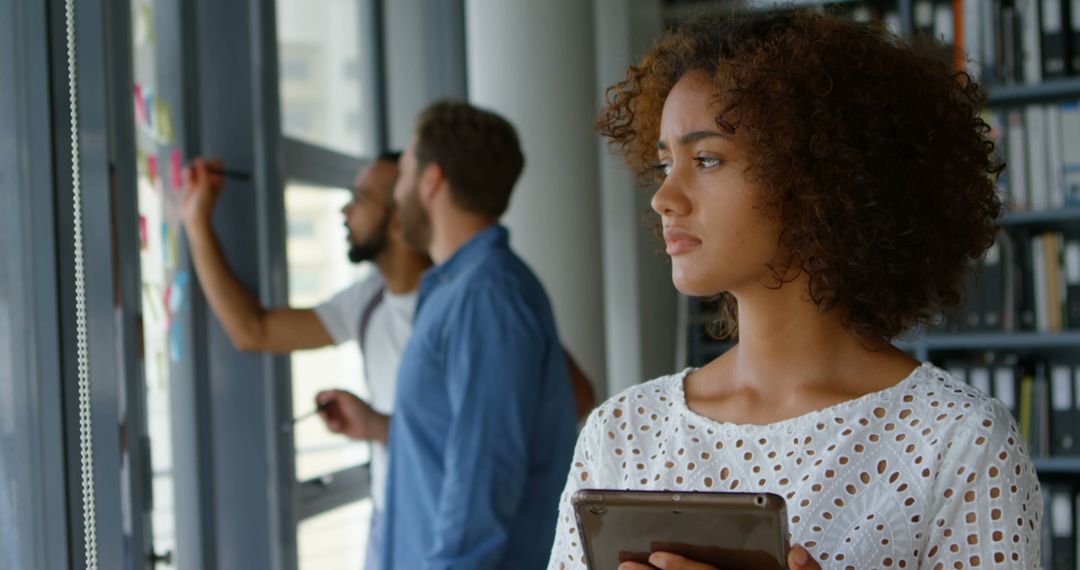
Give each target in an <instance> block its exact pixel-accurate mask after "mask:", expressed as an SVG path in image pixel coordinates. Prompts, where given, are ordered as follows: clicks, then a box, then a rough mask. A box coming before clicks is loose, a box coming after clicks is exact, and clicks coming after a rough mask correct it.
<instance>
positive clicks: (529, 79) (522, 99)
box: [465, 0, 607, 395]
mask: <svg viewBox="0 0 1080 570" xmlns="http://www.w3.org/2000/svg"><path fill="white" fill-rule="evenodd" d="M465 15H466V25H465V36H466V58H467V60H466V61H467V65H466V68H467V70H468V85H469V98H470V100H471V101H472V102H473V103H474V104H476V105H479V106H482V107H486V108H490V109H492V110H494V111H496V112H498V113H500V114H502V115H504V116H505V117H507V118H508V119H509V120H510V121H511V122H512V123H514V125H515V126H516V127H517V129H518V135H519V137H520V138H521V141H522V145H523V150H524V153H525V162H526V164H525V172H524V174H523V175H522V178H521V180H520V181H519V182H518V185H517V187H516V188H515V190H514V195H513V197H512V200H511V206H510V211H509V212H508V213H507V215H506V216H505V217H504V220H503V221H504V223H505V224H506V225H507V226H508V227H509V228H510V232H511V241H512V244H513V246H514V247H515V249H516V250H517V251H518V252H519V254H521V255H522V257H523V258H524V259H525V260H526V261H527V262H528V263H529V264H530V266H532V268H533V270H534V271H535V272H536V273H537V275H539V277H540V279H541V281H542V282H543V283H544V286H545V287H546V288H547V291H548V294H549V296H550V297H551V300H552V303H553V305H554V309H555V317H556V319H557V321H558V323H559V333H560V335H561V336H562V339H563V343H564V344H565V346H566V347H567V348H568V349H569V350H570V352H571V353H572V354H573V355H574V357H575V358H576V359H577V361H578V362H579V364H581V367H582V368H583V369H584V370H585V372H586V373H587V374H588V375H589V377H590V378H591V379H593V381H594V383H595V384H596V385H597V387H598V391H599V392H600V393H601V395H603V393H604V390H603V386H602V384H603V379H604V378H605V377H606V374H607V372H606V362H605V360H606V358H605V354H606V349H605V345H604V334H605V330H604V310H603V308H604V301H603V298H604V295H603V286H602V283H603V276H602V264H603V260H602V255H601V254H602V247H601V225H602V224H601V220H602V218H601V214H600V192H599V177H598V165H597V155H596V137H595V135H594V134H593V131H592V120H593V116H594V113H595V105H594V102H595V90H596V73H595V59H594V52H593V49H594V48H593V36H594V30H593V19H592V16H593V11H592V5H591V4H590V3H588V2H581V1H580V0H545V1H543V2H524V1H520V2H517V1H515V2H507V1H505V0H468V1H467V2H466V11H465Z"/></svg>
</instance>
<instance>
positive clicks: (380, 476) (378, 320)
mask: <svg viewBox="0 0 1080 570" xmlns="http://www.w3.org/2000/svg"><path fill="white" fill-rule="evenodd" d="M381 290H384V284H383V279H382V276H381V275H379V273H378V272H375V273H373V274H372V276H371V277H368V278H366V279H363V280H360V281H357V282H356V283H354V284H353V285H352V286H350V287H348V288H347V289H345V290H343V291H341V292H340V293H338V294H337V295H334V296H333V297H331V298H330V299H329V300H328V301H326V302H325V303H323V304H321V305H319V306H317V307H315V309H314V310H315V314H316V315H318V317H319V320H321V321H322V324H323V327H325V328H326V332H328V333H330V338H332V339H334V344H341V343H343V342H347V341H349V340H353V339H356V340H357V342H359V341H360V338H359V337H360V320H361V319H362V318H363V314H364V311H365V310H366V309H367V308H368V306H369V305H370V304H371V302H372V300H373V299H374V298H375V296H376V295H377V294H378V293H379V291H381ZM416 297H417V292H416V291H412V292H410V293H406V294H403V295H395V294H393V293H391V292H390V291H384V292H383V299H382V301H381V302H380V303H379V304H378V305H376V306H375V308H374V310H373V311H372V312H371V314H370V316H369V317H368V323H367V332H366V333H365V335H364V343H363V344H364V345H363V346H361V347H360V351H361V353H362V354H363V356H364V370H365V371H366V372H367V383H368V389H369V391H370V393H371V401H370V402H369V404H371V407H372V408H374V409H375V411H377V412H379V413H382V414H386V415H390V413H391V412H392V411H393V409H394V388H395V385H396V383H397V370H398V364H400V363H401V355H402V353H403V352H404V351H405V344H406V343H407V342H408V341H409V335H410V334H411V333H412V318H413V312H414V311H415V309H416ZM387 465H388V461H387V455H386V446H385V445H383V444H381V443H376V442H373V443H372V446H371V500H372V502H373V503H374V505H375V508H376V509H380V510H381V509H382V505H383V496H384V492H385V488H386V468H387Z"/></svg>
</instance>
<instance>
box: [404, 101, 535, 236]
mask: <svg viewBox="0 0 1080 570" xmlns="http://www.w3.org/2000/svg"><path fill="white" fill-rule="evenodd" d="M415 134H416V148H415V152H416V160H417V168H418V169H422V168H424V167H425V166H427V165H428V164H431V163H435V164H438V165H439V168H441V169H442V172H443V176H444V177H445V178H446V180H447V182H448V183H449V185H450V195H451V197H452V198H453V200H454V202H455V203H456V204H457V205H458V206H459V207H460V208H462V209H464V210H468V211H470V212H474V213H477V214H482V215H485V216H489V217H491V218H495V219H497V218H499V217H500V216H502V214H503V212H505V211H506V208H507V206H508V205H509V203H510V191H511V190H512V189H513V188H514V183H515V182H517V179H518V176H519V175H520V174H521V170H522V168H523V167H524V166H525V157H524V156H523V155H522V153H521V145H520V143H519V142H518V137H517V132H516V131H515V130H514V127H513V125H511V124H510V123H509V121H507V120H506V119H504V118H502V117H500V116H499V115H496V114H495V113H493V112H491V111H486V110H483V109H478V108H476V107H473V106H472V105H469V104H468V103H465V102H463V101H455V100H443V101H438V102H436V103H434V104H432V105H431V106H429V107H428V108H427V109H425V110H424V111H423V112H421V113H420V116H419V117H417V120H416V129H415Z"/></svg>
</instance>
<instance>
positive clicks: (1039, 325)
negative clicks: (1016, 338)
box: [1029, 235, 1050, 332]
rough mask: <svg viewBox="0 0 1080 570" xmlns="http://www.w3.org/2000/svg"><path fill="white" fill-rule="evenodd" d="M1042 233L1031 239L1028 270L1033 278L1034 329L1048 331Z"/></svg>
mask: <svg viewBox="0 0 1080 570" xmlns="http://www.w3.org/2000/svg"><path fill="white" fill-rule="evenodd" d="M1045 241H1046V240H1044V239H1043V236H1042V235H1038V236H1035V237H1033V238H1032V239H1031V265H1030V266H1029V270H1030V271H1031V277H1032V279H1033V280H1034V287H1033V289H1034V295H1035V330H1037V331H1039V332H1049V331H1050V305H1049V302H1048V301H1049V296H1048V295H1047V293H1048V288H1049V284H1048V283H1047V280H1046V276H1047V273H1048V272H1047V259H1046V248H1045V247H1044V242H1045Z"/></svg>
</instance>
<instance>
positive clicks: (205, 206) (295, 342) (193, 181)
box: [180, 158, 333, 353]
mask: <svg viewBox="0 0 1080 570" xmlns="http://www.w3.org/2000/svg"><path fill="white" fill-rule="evenodd" d="M220 194H221V177H220V176H218V175H215V174H212V173H210V172H209V169H208V165H207V163H206V162H205V161H203V160H202V159H200V158H197V159H195V160H194V161H193V162H192V163H191V164H190V165H188V167H187V168H185V169H184V196H183V200H182V202H181V210H180V211H181V215H182V217H183V220H184V228H185V230H186V231H187V238H188V245H189V246H190V250H191V258H192V260H193V261H194V263H195V273H196V275H197V276H198V278H199V284H200V285H202V288H203V291H204V292H205V293H206V299H207V301H209V303H210V308H211V309H212V310H213V311H214V314H215V315H217V318H218V320H219V321H221V325H222V326H223V327H224V328H225V332H226V334H228V335H229V340H230V341H232V343H233V346H235V347H236V348H237V349H238V350H255V351H269V352H279V353H284V352H290V351H293V350H297V349H301V348H318V347H320V346H326V345H329V344H332V343H333V339H332V338H331V337H330V333H329V332H327V330H326V327H324V326H323V324H322V321H320V320H319V317H318V315H316V314H315V312H314V311H313V310H311V309H289V308H283V309H271V310H267V309H264V308H263V307H262V305H261V304H259V300H258V299H257V298H255V296H254V295H252V294H251V292H250V291H248V290H247V288H245V287H244V286H243V284H241V283H240V281H239V280H238V279H237V278H236V276H235V275H233V272H232V271H231V270H230V269H229V266H228V264H227V263H226V262H225V256H224V255H223V254H222V252H221V246H220V245H219V244H218V241H217V237H216V236H215V235H214V231H213V228H212V227H211V225H210V216H211V214H213V211H214V204H215V203H216V202H217V198H218V196H219V195H220Z"/></svg>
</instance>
